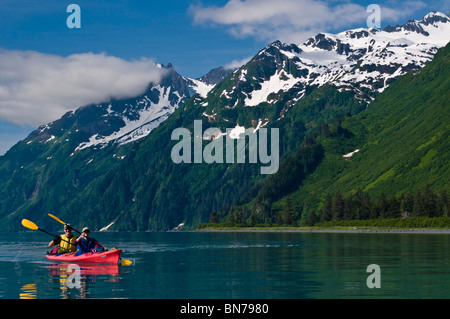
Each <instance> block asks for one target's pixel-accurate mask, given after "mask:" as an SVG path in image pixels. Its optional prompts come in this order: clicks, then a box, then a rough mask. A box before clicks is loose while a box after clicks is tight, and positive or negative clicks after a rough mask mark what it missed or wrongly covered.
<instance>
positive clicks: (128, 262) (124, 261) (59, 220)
mask: <svg viewBox="0 0 450 319" xmlns="http://www.w3.org/2000/svg"><path fill="white" fill-rule="evenodd" d="M48 216H50V217H51V218H53V219H54V220H56V221H58V222H60V223H61V224H63V225H67V224H66V223H65V222H63V221H62V220H61V219H59V218H58V217H56V216H55V215H52V214H48ZM67 226H69V227H70V228H72V229H73V230H74V231H76V232H77V233H78V234H81V233H80V232H79V231H78V230H76V229H75V228H73V227H72V226H70V225H67ZM103 248H105V247H103ZM120 261H121V263H122V266H128V265H131V264H132V263H133V262H132V261H131V260H128V259H123V258H120Z"/></svg>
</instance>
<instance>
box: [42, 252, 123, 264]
mask: <svg viewBox="0 0 450 319" xmlns="http://www.w3.org/2000/svg"><path fill="white" fill-rule="evenodd" d="M121 253H122V250H120V249H114V250H108V251H104V252H95V253H86V254H83V255H79V256H75V253H67V254H61V255H46V256H45V258H47V259H48V260H52V261H61V262H69V263H96V264H118V263H119V258H120V254H121Z"/></svg>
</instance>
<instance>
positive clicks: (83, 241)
mask: <svg viewBox="0 0 450 319" xmlns="http://www.w3.org/2000/svg"><path fill="white" fill-rule="evenodd" d="M90 234H91V231H90V230H89V228H87V227H84V228H83V230H82V232H81V236H80V237H79V238H78V239H77V240H76V241H75V242H74V244H75V245H77V247H78V250H77V252H76V253H75V256H79V255H83V254H86V253H90V252H96V251H106V250H107V249H106V248H105V247H103V246H102V245H100V244H99V243H98V241H97V240H95V239H94V238H90V237H89V235H90Z"/></svg>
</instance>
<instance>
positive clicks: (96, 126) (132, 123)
mask: <svg viewBox="0 0 450 319" xmlns="http://www.w3.org/2000/svg"><path fill="white" fill-rule="evenodd" d="M161 67H163V68H165V69H166V71H167V72H166V74H165V76H164V77H163V78H162V80H161V82H160V83H158V84H154V83H150V84H149V86H148V88H147V90H146V91H145V92H144V93H143V94H142V95H140V96H138V97H135V98H131V99H124V100H115V101H111V102H109V103H102V104H95V105H94V104H92V105H87V106H83V107H81V108H78V109H76V110H74V111H70V112H68V113H66V114H65V115H64V116H63V117H62V118H61V119H59V120H57V121H54V122H52V123H49V124H46V125H43V126H41V127H39V128H38V129H37V130H36V131H35V132H33V133H32V134H31V135H30V136H29V137H28V138H27V140H26V141H27V143H31V142H33V141H39V142H41V143H47V142H51V141H53V143H57V142H61V141H58V139H59V138H61V137H62V136H64V137H63V141H67V140H68V139H69V138H70V139H76V141H77V142H78V144H77V146H76V147H75V148H74V150H73V151H74V152H77V151H80V150H83V149H86V148H88V147H94V148H103V147H106V146H107V145H109V144H115V145H123V144H126V143H129V142H133V141H136V140H139V139H141V138H143V137H145V136H147V135H148V134H149V133H150V132H151V131H152V130H153V129H154V128H156V127H157V126H158V125H159V124H161V123H162V122H163V121H165V120H166V119H167V118H168V117H169V115H170V114H172V113H173V112H174V111H175V110H176V109H177V107H178V106H179V105H181V104H182V103H184V102H185V101H186V100H187V99H188V98H189V97H190V96H191V95H193V94H197V93H198V94H200V95H201V96H205V95H206V94H207V93H208V92H209V90H211V89H212V88H213V87H214V85H215V83H217V82H219V81H220V80H222V79H223V78H224V77H225V76H226V75H227V74H229V73H230V72H231V71H232V70H230V71H226V70H225V69H223V68H217V69H214V70H212V71H210V72H209V73H208V74H207V75H205V76H203V77H202V78H199V79H190V78H187V77H182V76H181V75H179V74H178V73H177V72H176V71H175V70H174V69H173V67H172V65H171V64H169V65H168V66H166V67H164V66H161ZM67 131H69V132H70V136H65V134H66V133H67Z"/></svg>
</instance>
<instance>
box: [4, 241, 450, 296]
mask: <svg viewBox="0 0 450 319" xmlns="http://www.w3.org/2000/svg"><path fill="white" fill-rule="evenodd" d="M92 236H93V237H95V238H96V239H97V240H98V241H99V242H100V243H102V244H103V245H105V246H107V247H117V248H120V249H123V250H124V253H123V255H122V257H123V258H126V259H131V260H133V261H134V264H133V265H132V266H128V267H122V266H100V267H87V268H86V267H82V269H81V276H80V277H81V278H80V284H81V286H80V287H79V288H78V287H72V288H69V287H68V280H67V279H68V276H69V274H70V273H69V274H68V273H67V269H66V268H65V267H64V266H63V265H59V264H55V263H52V262H49V261H47V260H46V259H44V254H45V252H46V251H47V247H46V246H47V244H48V242H49V241H50V239H51V238H49V237H48V236H47V235H45V234H43V233H40V232H26V233H18V234H17V233H0V298H2V299H18V298H21V297H22V298H38V299H61V298H132V299H141V298H151V299H155V298H157V299H224V298H227V299H228V298H231V299H241V298H245V299H253V298H258V299H322V298H327V299H329V298H448V297H449V296H450V268H449V266H450V235H448V234H379V233H376V234H367V233H366V234H355V233H95V232H94V233H93V234H92ZM371 264H376V265H378V266H379V267H380V272H379V282H380V284H381V288H372V289H370V288H368V286H367V283H366V280H367V278H368V276H369V275H371V273H368V272H367V266H368V265H371Z"/></svg>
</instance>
